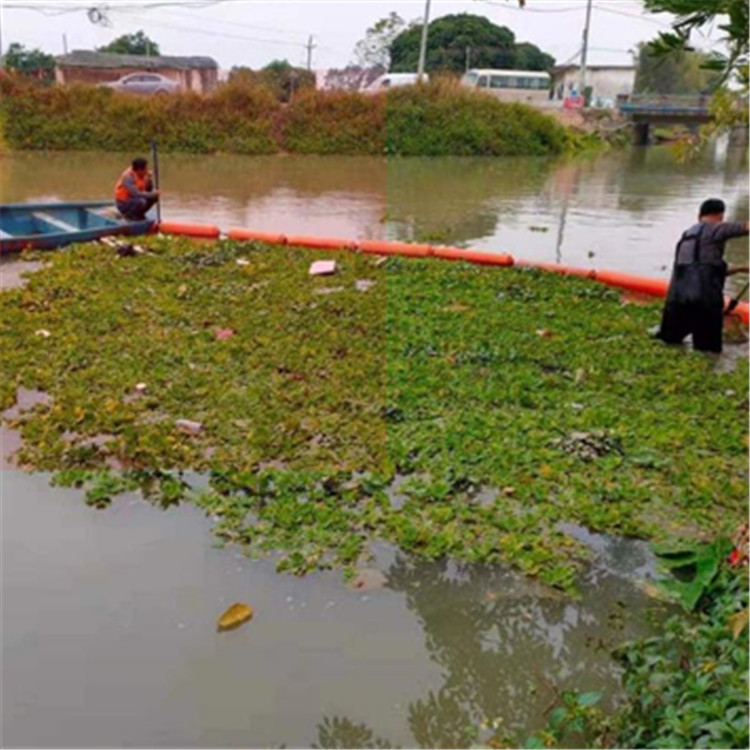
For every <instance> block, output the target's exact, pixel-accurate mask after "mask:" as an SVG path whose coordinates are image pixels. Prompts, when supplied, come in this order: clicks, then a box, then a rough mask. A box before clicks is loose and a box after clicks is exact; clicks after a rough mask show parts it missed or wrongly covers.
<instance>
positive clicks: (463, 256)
mask: <svg viewBox="0 0 750 750" xmlns="http://www.w3.org/2000/svg"><path fill="white" fill-rule="evenodd" d="M432 254H433V255H434V256H435V257H436V258H442V259H443V260H460V261H465V262H466V263H478V264H480V265H484V266H512V265H513V262H514V261H513V257H512V256H510V255H508V254H507V253H488V252H485V251H483V250H471V249H468V248H462V247H434V248H432Z"/></svg>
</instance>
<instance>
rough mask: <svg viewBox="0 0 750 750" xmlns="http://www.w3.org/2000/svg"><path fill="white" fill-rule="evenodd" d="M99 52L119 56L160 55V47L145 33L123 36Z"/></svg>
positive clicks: (100, 48)
mask: <svg viewBox="0 0 750 750" xmlns="http://www.w3.org/2000/svg"><path fill="white" fill-rule="evenodd" d="M97 51H98V52H111V53H113V54H118V55H143V56H144V57H145V56H147V55H158V54H160V53H159V45H158V44H157V43H156V42H154V41H152V40H151V39H149V38H148V37H147V36H146V35H145V34H144V33H143V31H136V33H135V34H123V35H122V36H119V37H117V39H114V40H113V41H111V42H110V43H109V44H107V45H105V46H104V47H99V48H98V50H97Z"/></svg>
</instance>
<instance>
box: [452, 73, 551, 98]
mask: <svg viewBox="0 0 750 750" xmlns="http://www.w3.org/2000/svg"><path fill="white" fill-rule="evenodd" d="M461 84H462V85H463V86H468V87H469V88H474V89H477V90H478V91H484V92H486V93H488V94H492V96H496V97H497V98H498V99H502V100H503V101H506V102H538V101H546V100H547V99H549V89H550V75H549V73H544V72H540V71H538V70H492V69H486V68H483V69H480V68H475V69H474V70H469V71H467V72H466V74H465V75H464V76H463V78H461Z"/></svg>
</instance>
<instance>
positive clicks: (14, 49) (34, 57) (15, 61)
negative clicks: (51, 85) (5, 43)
mask: <svg viewBox="0 0 750 750" xmlns="http://www.w3.org/2000/svg"><path fill="white" fill-rule="evenodd" d="M2 66H3V67H4V68H7V69H8V70H18V71H20V72H22V73H33V72H37V71H53V70H54V69H55V58H54V55H50V54H48V53H46V52H42V50H40V49H26V48H25V47H24V46H23V45H22V44H19V43H18V42H13V43H12V44H11V45H10V46H9V47H8V49H7V51H6V53H5V54H4V55H3V57H2Z"/></svg>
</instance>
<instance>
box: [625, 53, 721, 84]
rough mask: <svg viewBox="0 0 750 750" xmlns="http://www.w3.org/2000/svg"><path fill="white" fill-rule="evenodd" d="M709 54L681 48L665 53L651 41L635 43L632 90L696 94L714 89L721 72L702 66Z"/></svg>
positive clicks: (718, 82) (719, 79)
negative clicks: (633, 88)
mask: <svg viewBox="0 0 750 750" xmlns="http://www.w3.org/2000/svg"><path fill="white" fill-rule="evenodd" d="M709 59H710V57H709V55H706V54H705V53H702V52H691V51H688V50H684V49H674V50H670V51H669V52H668V53H666V54H664V53H661V52H659V51H658V49H657V48H655V45H654V43H653V42H648V43H641V44H639V45H638V64H637V70H636V76H635V91H636V92H637V93H645V94H698V93H707V92H712V91H714V90H715V89H716V88H717V86H718V85H719V84H720V83H721V73H719V72H718V71H716V70H711V69H707V68H706V67H704V66H705V65H706V63H707V62H708V61H709Z"/></svg>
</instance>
